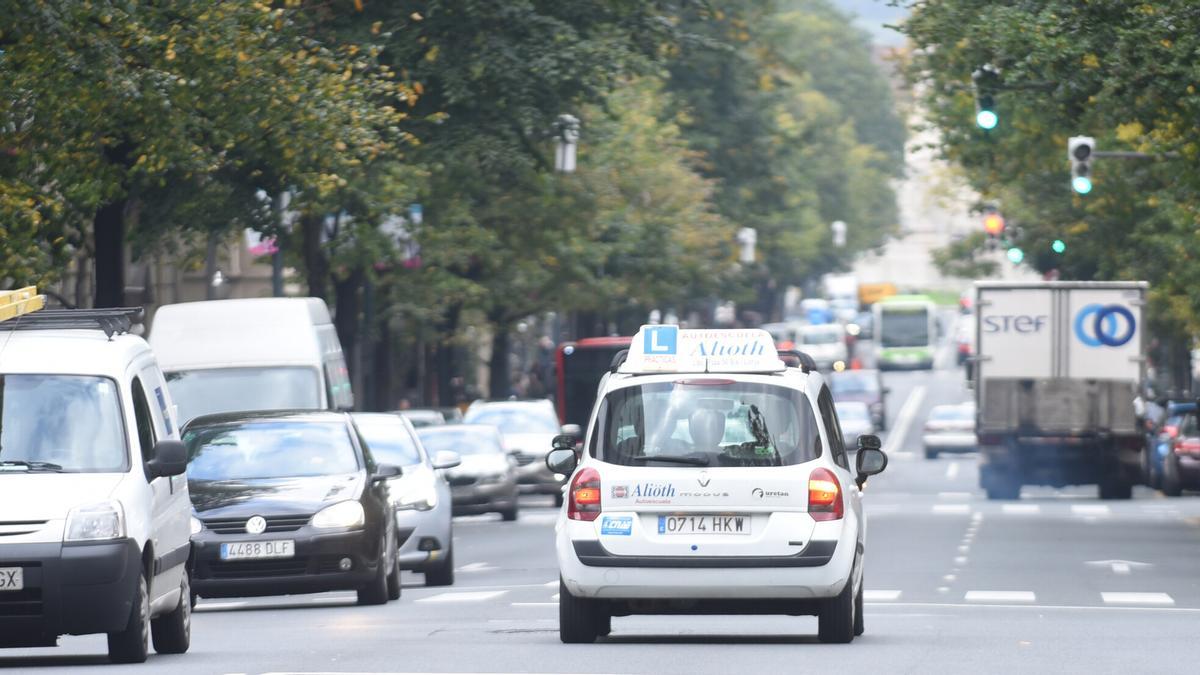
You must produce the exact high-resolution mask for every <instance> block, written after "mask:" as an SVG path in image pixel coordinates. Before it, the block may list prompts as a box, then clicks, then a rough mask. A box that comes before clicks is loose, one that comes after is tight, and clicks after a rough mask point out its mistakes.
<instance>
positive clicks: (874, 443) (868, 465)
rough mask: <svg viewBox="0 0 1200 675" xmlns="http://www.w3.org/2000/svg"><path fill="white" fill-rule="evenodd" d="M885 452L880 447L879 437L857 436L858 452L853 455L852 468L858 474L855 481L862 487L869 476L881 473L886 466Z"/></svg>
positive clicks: (870, 435) (869, 435)
mask: <svg viewBox="0 0 1200 675" xmlns="http://www.w3.org/2000/svg"><path fill="white" fill-rule="evenodd" d="M887 465H888V458H887V454H886V453H884V451H883V450H882V449H881V444H880V442H879V437H878V436H875V435H872V434H863V435H862V436H859V437H858V452H857V453H855V456H854V469H855V471H856V473H857V474H858V477H857V478H856V479H855V482H856V483H857V484H858V487H859V489H862V486H863V484H864V483H866V482H867V478H868V477H869V476H874V475H875V474H878V473H882V472H883V470H884V469H886V468H887Z"/></svg>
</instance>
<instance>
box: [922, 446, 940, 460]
mask: <svg viewBox="0 0 1200 675" xmlns="http://www.w3.org/2000/svg"><path fill="white" fill-rule="evenodd" d="M937 458H938V451H937V450H936V449H934V448H925V459H937Z"/></svg>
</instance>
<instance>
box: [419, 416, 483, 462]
mask: <svg viewBox="0 0 1200 675" xmlns="http://www.w3.org/2000/svg"><path fill="white" fill-rule="evenodd" d="M417 436H418V437H420V439H421V444H422V445H424V446H425V452H428V453H429V454H431V455H436V454H437V453H439V452H441V451H443V450H449V451H451V452H457V453H458V454H460V455H499V454H503V453H504V448H503V447H502V446H501V445H500V436H499V435H498V434H497V433H496V430H495V429H493V428H491V427H483V428H471V427H469V426H467V425H464V424H459V425H455V426H447V427H425V428H423V429H418V430H417Z"/></svg>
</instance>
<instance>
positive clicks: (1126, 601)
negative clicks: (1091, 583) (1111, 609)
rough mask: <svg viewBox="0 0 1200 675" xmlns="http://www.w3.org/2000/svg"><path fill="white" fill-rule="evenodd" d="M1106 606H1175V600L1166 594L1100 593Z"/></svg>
mask: <svg viewBox="0 0 1200 675" xmlns="http://www.w3.org/2000/svg"><path fill="white" fill-rule="evenodd" d="M1100 599H1102V600H1104V604H1106V605H1167V606H1170V605H1174V604H1175V599H1174V598H1172V597H1171V596H1169V595H1167V594H1166V593H1103V592H1102V593H1100Z"/></svg>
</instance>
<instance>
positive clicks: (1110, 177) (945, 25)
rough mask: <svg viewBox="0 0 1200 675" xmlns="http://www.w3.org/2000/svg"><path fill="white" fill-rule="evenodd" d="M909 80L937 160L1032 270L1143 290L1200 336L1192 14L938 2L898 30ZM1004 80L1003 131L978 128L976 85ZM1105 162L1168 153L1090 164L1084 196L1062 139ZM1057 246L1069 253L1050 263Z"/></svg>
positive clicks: (1199, 39) (1197, 36) (1196, 31)
mask: <svg viewBox="0 0 1200 675" xmlns="http://www.w3.org/2000/svg"><path fill="white" fill-rule="evenodd" d="M905 31H906V32H907V33H908V34H909V36H910V38H911V39H912V41H913V43H914V45H915V47H916V48H917V50H916V51H915V53H914V58H913V62H912V69H911V73H910V75H911V77H912V79H913V80H914V81H918V82H920V83H921V84H920V87H919V89H920V90H921V91H923V92H924V93H925V97H924V99H925V100H924V103H925V105H926V107H927V109H928V111H929V114H930V117H931V119H932V121H933V122H934V123H936V124H937V125H938V126H940V127H941V128H942V130H943V134H942V137H943V144H944V145H943V150H944V152H945V154H946V156H947V157H949V158H950V159H952V160H955V161H957V162H959V163H960V164H962V165H963V166H964V167H965V169H966V173H967V176H968V179H969V180H970V182H971V183H972V184H973V185H974V186H975V187H976V188H977V189H979V190H980V191H981V192H982V193H983V194H984V195H985V196H986V197H988V198H991V199H997V200H999V201H1000V203H1001V204H1002V209H1003V211H1004V213H1005V216H1006V218H1007V220H1008V222H1009V223H1010V224H1011V225H1019V226H1021V227H1022V229H1024V230H1025V233H1026V240H1027V241H1026V242H1025V243H1023V247H1024V248H1025V250H1026V251H1035V252H1037V254H1036V255H1033V256H1030V257H1029V258H1027V259H1026V262H1027V263H1032V264H1033V265H1035V266H1036V267H1037V268H1038V269H1039V270H1040V271H1045V270H1046V269H1049V268H1051V267H1053V268H1057V269H1059V270H1060V272H1061V274H1062V277H1063V278H1067V279H1146V280H1148V281H1150V282H1151V289H1152V290H1151V297H1152V301H1153V307H1154V308H1155V309H1156V311H1158V312H1159V313H1160V314H1168V315H1170V316H1172V317H1173V318H1174V319H1176V320H1178V321H1180V322H1182V323H1184V324H1187V325H1189V326H1190V329H1191V330H1192V332H1196V331H1198V330H1200V271H1197V270H1200V268H1198V267H1197V266H1196V265H1195V264H1193V262H1194V260H1195V258H1196V257H1197V255H1200V240H1198V239H1197V234H1196V233H1197V225H1198V224H1200V220H1198V213H1197V211H1196V204H1197V203H1200V202H1198V199H1197V197H1198V196H1200V192H1198V191H1200V172H1198V171H1197V170H1196V169H1197V163H1198V162H1200V142H1198V141H1197V138H1200V134H1198V133H1197V132H1198V131H1200V129H1197V125H1198V124H1200V93H1198V92H1197V91H1196V84H1195V83H1196V81H1197V76H1198V75H1200V72H1198V70H1197V61H1196V59H1195V58H1194V54H1195V51H1196V49H1197V48H1200V15H1198V14H1197V13H1196V11H1195V3H1192V2H1189V1H1187V0H1168V1H1166V2H1156V3H1143V2H1107V1H1106V2H1087V3H1079V2H1070V1H1068V0H1056V1H1051V2H1040V3H995V2H987V1H986V0H936V1H933V2H926V3H921V4H920V5H918V6H917V7H915V8H914V11H913V14H912V17H911V18H910V20H909V21H908V22H907V23H906V24H905ZM985 63H990V64H993V65H994V66H996V67H997V68H999V69H1000V71H1001V79H1002V81H1003V83H1004V84H1003V86H1004V88H1003V89H1002V90H1001V91H1000V92H999V94H998V96H997V108H998V112H999V114H1000V118H1001V122H1000V126H999V127H998V128H997V129H995V130H994V131H992V132H990V133H984V132H981V131H979V130H977V129H975V128H974V124H973V121H972V120H971V116H972V113H973V108H972V95H971V89H970V86H969V84H970V73H971V71H972V70H974V69H975V68H977V67H979V66H980V65H982V64H985ZM1076 135H1087V136H1094V137H1096V139H1097V149H1098V150H1136V151H1141V152H1147V153H1159V154H1161V153H1168V152H1171V153H1177V154H1178V156H1177V157H1174V158H1171V159H1164V160H1163V161H1158V162H1154V161H1145V160H1118V159H1112V158H1100V159H1097V160H1096V162H1095V165H1094V169H1095V173H1094V176H1093V182H1094V185H1095V188H1094V189H1093V190H1092V192H1091V193H1090V194H1088V195H1087V196H1082V197H1081V196H1077V195H1075V194H1074V193H1073V192H1072V191H1071V189H1070V187H1069V179H1070V172H1069V164H1068V161H1067V157H1066V148H1067V138H1068V137H1070V136H1076ZM1054 239H1063V240H1064V241H1065V242H1066V244H1067V250H1066V252H1065V253H1064V254H1063V255H1061V256H1059V255H1046V254H1045V253H1044V251H1045V250H1048V247H1049V245H1050V242H1052V241H1053V240H1054Z"/></svg>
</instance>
